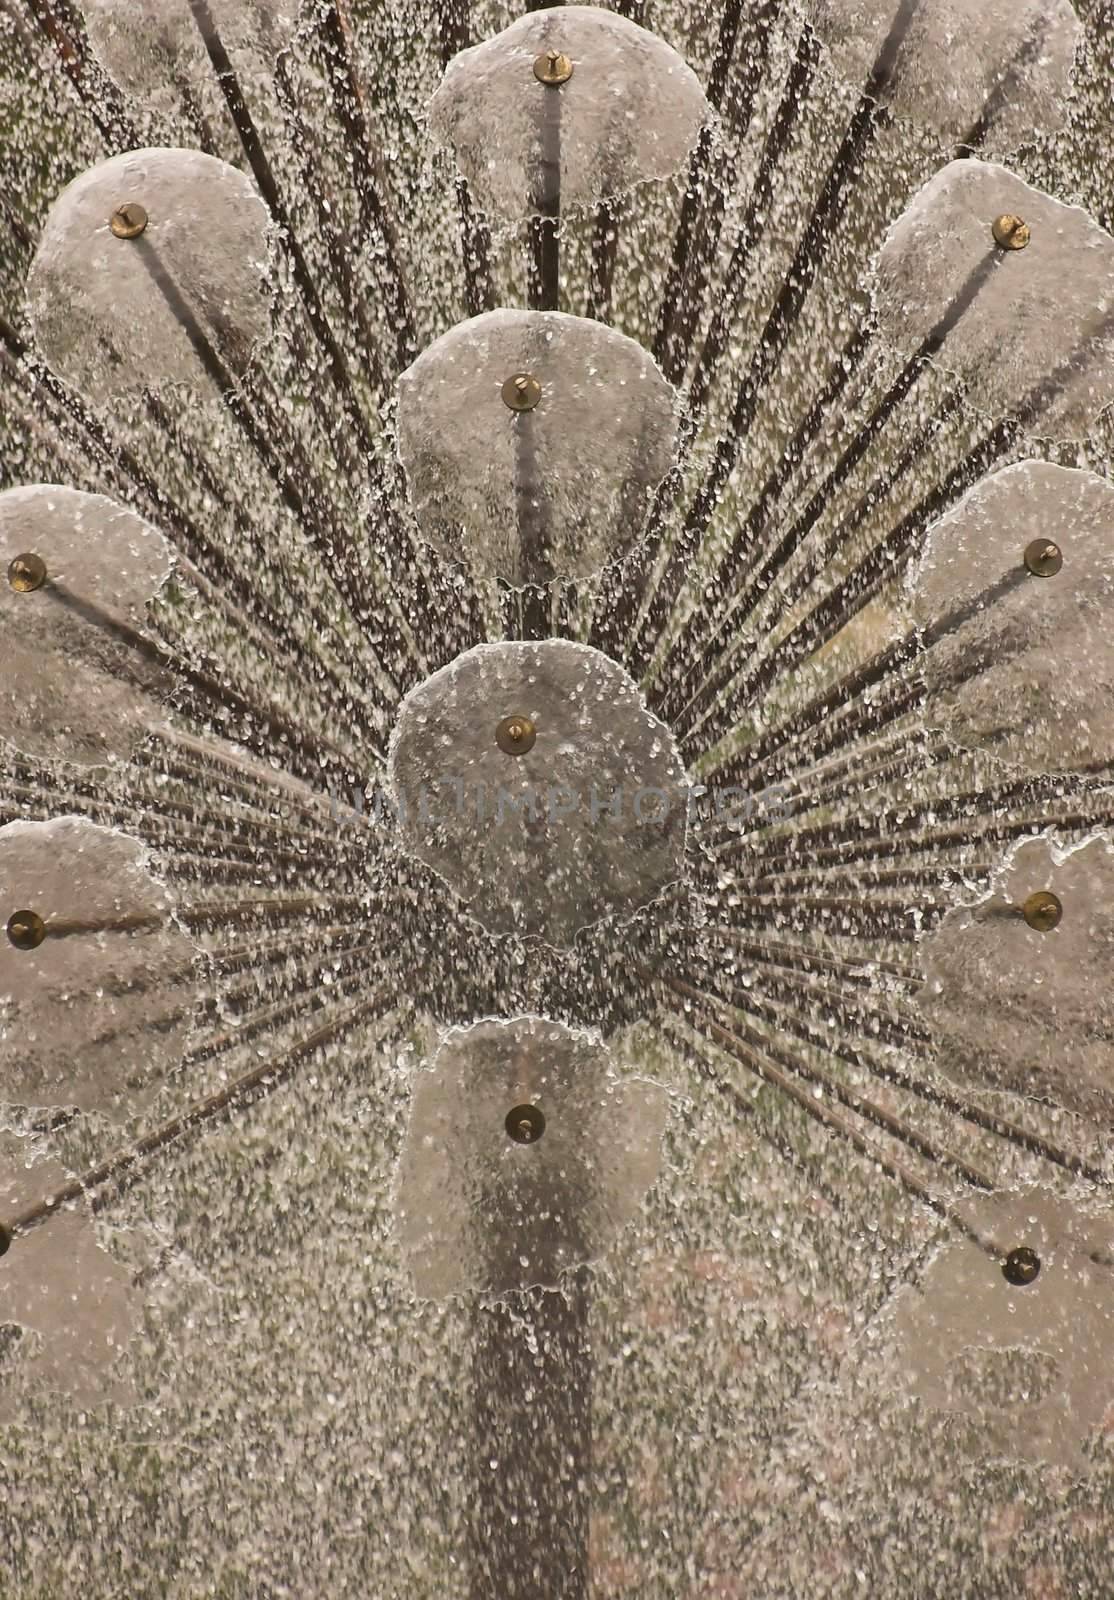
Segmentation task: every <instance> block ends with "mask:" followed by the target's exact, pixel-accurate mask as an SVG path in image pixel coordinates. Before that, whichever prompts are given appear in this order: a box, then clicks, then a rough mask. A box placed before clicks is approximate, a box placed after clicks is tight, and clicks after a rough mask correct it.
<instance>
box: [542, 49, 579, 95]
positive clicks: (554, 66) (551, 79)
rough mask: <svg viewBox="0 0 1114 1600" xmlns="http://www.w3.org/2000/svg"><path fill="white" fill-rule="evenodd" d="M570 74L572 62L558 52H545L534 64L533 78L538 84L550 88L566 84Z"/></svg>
mask: <svg viewBox="0 0 1114 1600" xmlns="http://www.w3.org/2000/svg"><path fill="white" fill-rule="evenodd" d="M572 72H573V67H572V62H571V61H570V60H569V58H568V56H567V55H565V54H564V53H563V52H562V51H560V50H545V51H543V52H542V54H541V55H540V56H539V57H538V59H537V60H536V61H535V62H534V76H535V78H537V80H538V82H539V83H547V84H550V85H551V86H555V85H557V84H562V83H568V81H569V79H570V78H571V77H572Z"/></svg>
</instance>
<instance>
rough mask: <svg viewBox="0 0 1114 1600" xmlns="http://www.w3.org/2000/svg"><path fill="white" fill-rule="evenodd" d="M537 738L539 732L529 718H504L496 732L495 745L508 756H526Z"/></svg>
mask: <svg viewBox="0 0 1114 1600" xmlns="http://www.w3.org/2000/svg"><path fill="white" fill-rule="evenodd" d="M537 738H538V730H537V728H536V727H535V726H534V724H533V723H532V722H531V721H530V718H529V717H522V716H511V717H504V718H503V720H502V722H501V723H500V724H499V726H498V727H497V728H496V730H495V743H496V744H497V745H498V746H499V748H500V750H502V751H503V752H504V754H505V755H508V756H524V755H525V754H526V752H527V751H528V750H532V749H533V748H534V745H535V744H536V743H537Z"/></svg>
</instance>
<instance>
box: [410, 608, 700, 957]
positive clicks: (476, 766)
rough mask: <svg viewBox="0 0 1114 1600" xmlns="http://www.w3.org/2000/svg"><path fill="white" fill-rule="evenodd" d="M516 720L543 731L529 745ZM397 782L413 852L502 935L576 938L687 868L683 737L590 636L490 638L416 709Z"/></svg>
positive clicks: (431, 681) (427, 687)
mask: <svg viewBox="0 0 1114 1600" xmlns="http://www.w3.org/2000/svg"><path fill="white" fill-rule="evenodd" d="M508 718H510V719H512V720H514V721H515V722H517V723H520V724H522V725H523V726H525V725H526V724H527V723H528V724H529V725H530V727H531V729H532V731H533V735H534V737H533V740H532V741H530V740H529V739H526V740H523V741H521V748H520V749H518V750H517V751H516V750H510V751H508V749H507V748H506V743H507V741H506V739H505V738H502V739H501V738H500V730H501V729H503V728H504V727H505V725H506V723H507V719H508ZM389 782H390V786H391V790H392V794H393V798H394V802H395V805H396V808H397V811H398V824H399V829H400V832H401V835H402V839H403V842H404V844H405V845H406V847H407V849H408V850H409V851H410V852H411V853H412V854H413V855H415V856H416V857H417V858H418V859H419V860H421V861H424V862H425V863H426V864H427V865H428V866H431V867H433V868H434V869H435V870H436V871H437V872H439V873H440V874H441V876H442V877H443V878H444V879H445V880H446V882H447V883H448V884H449V885H450V886H451V887H452V888H453V889H455V890H456V892H457V894H459V895H460V896H461V897H462V898H463V899H464V900H466V901H467V902H468V903H469V909H470V911H471V912H472V914H473V916H475V917H476V919H477V920H478V921H479V922H481V923H482V924H483V926H484V927H485V928H486V929H487V930H488V931H489V932H491V933H500V934H520V935H527V936H536V937H539V938H543V939H545V940H546V941H547V943H549V944H552V945H556V946H558V947H566V946H569V945H571V944H572V942H573V941H574V939H575V938H576V935H577V933H578V931H579V930H580V929H582V928H585V927H587V926H589V925H590V924H593V923H596V922H599V921H601V920H602V919H603V918H604V917H607V916H609V915H610V914H611V913H614V912H625V913H627V914H628V915H630V914H632V913H634V912H635V911H637V910H638V909H639V907H641V906H644V905H646V904H647V903H648V902H649V901H651V900H653V899H654V898H656V896H658V895H659V894H660V893H661V892H662V890H663V889H664V888H665V887H666V886H667V885H668V884H671V883H675V882H676V881H677V880H678V879H679V878H680V877H681V875H682V870H683V860H684V849H685V829H686V822H687V803H688V793H689V791H688V787H687V783H686V779H685V772H684V768H683V766H682V765H681V761H680V757H679V756H678V754H677V750H676V746H675V744H674V742H673V738H672V736H671V734H670V733H669V730H668V729H667V728H666V727H665V726H664V724H662V723H661V722H659V721H658V720H657V718H656V717H654V716H653V715H651V713H650V712H649V711H647V709H646V706H645V704H644V702H643V700H642V697H641V695H640V693H639V691H638V687H637V685H636V684H635V683H634V681H633V679H631V678H630V677H629V676H628V675H627V673H626V672H624V671H623V669H622V668H621V667H619V666H617V665H616V663H615V662H614V661H611V660H609V659H608V657H607V656H604V655H601V654H600V652H599V651H598V650H592V649H589V648H588V647H587V646H586V645H581V644H573V643H571V642H569V641H567V640H558V639H551V640H546V641H544V642H542V643H537V644H534V643H525V642H507V643H505V644H491V645H479V646H477V647H476V648H475V649H474V650H469V651H468V652H467V653H466V654H465V655H463V656H459V657H458V658H457V659H456V660H455V661H453V662H451V663H450V664H449V665H448V666H447V667H443V668H442V669H441V671H440V672H437V673H434V675H433V676H432V677H431V678H427V679H426V681H425V682H424V683H422V684H420V685H419V686H418V687H417V688H416V689H414V690H412V691H411V693H410V694H409V695H407V697H406V699H405V700H404V701H403V703H402V709H401V711H400V713H399V719H398V724H397V727H396V729H395V733H394V737H393V739H392V741H391V749H390V759H389Z"/></svg>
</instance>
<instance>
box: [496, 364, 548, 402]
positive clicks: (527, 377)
mask: <svg viewBox="0 0 1114 1600" xmlns="http://www.w3.org/2000/svg"><path fill="white" fill-rule="evenodd" d="M541 397H542V386H541V384H540V383H539V382H538V380H537V378H535V377H534V375H533V373H532V372H515V373H513V374H512V375H511V377H509V378H508V379H507V381H506V383H505V384H504V385H503V404H504V405H505V406H507V407H508V408H509V410H511V411H533V409H534V407H535V406H536V405H537V404H538V402H539V400H540V399H541Z"/></svg>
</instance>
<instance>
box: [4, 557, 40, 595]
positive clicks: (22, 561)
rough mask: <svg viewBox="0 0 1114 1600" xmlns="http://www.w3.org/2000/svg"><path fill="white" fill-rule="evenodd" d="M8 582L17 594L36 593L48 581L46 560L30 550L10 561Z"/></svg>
mask: <svg viewBox="0 0 1114 1600" xmlns="http://www.w3.org/2000/svg"><path fill="white" fill-rule="evenodd" d="M8 582H9V583H10V584H11V586H12V588H13V589H14V590H15V591H16V593H17V594H34V592H35V590H36V589H41V588H42V586H43V584H44V583H45V582H46V562H45V561H44V560H43V558H42V556H36V555H32V554H30V552H28V553H27V554H26V555H22V556H16V558H15V560H14V561H11V562H9V563H8Z"/></svg>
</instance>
